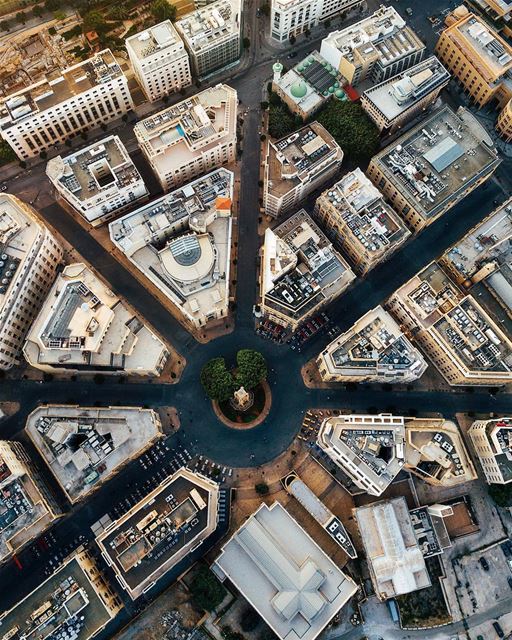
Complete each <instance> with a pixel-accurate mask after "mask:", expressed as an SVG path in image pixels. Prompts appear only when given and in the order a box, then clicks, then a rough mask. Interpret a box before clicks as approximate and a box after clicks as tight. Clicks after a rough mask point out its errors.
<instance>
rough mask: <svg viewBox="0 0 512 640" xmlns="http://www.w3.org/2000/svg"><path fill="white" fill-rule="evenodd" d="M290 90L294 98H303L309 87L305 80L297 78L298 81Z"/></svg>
mask: <svg viewBox="0 0 512 640" xmlns="http://www.w3.org/2000/svg"><path fill="white" fill-rule="evenodd" d="M290 92H291V94H292V96H293V97H294V98H303V97H304V96H305V95H306V93H307V92H308V88H307V86H306V83H305V82H303V81H302V80H297V82H294V83H293V84H292V86H291V87H290Z"/></svg>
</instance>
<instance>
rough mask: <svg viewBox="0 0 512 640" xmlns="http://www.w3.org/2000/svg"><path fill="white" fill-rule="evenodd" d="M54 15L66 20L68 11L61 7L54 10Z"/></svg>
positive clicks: (57, 18)
mask: <svg viewBox="0 0 512 640" xmlns="http://www.w3.org/2000/svg"><path fill="white" fill-rule="evenodd" d="M53 17H54V18H55V20H65V19H66V12H65V11H62V10H61V9H59V11H54V12H53Z"/></svg>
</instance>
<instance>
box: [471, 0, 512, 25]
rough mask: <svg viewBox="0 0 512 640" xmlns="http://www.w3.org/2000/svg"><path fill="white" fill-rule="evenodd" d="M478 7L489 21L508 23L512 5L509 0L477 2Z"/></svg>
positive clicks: (481, 0) (483, 0) (511, 14)
mask: <svg viewBox="0 0 512 640" xmlns="http://www.w3.org/2000/svg"><path fill="white" fill-rule="evenodd" d="M478 6H479V7H481V8H482V9H483V11H485V13H486V14H487V15H488V16H489V17H490V18H491V20H497V21H499V20H504V21H505V23H506V24H508V23H510V19H511V17H512V3H511V2H509V0H478Z"/></svg>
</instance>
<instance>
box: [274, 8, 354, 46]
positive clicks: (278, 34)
mask: <svg viewBox="0 0 512 640" xmlns="http://www.w3.org/2000/svg"><path fill="white" fill-rule="evenodd" d="M363 4H364V3H363V1H362V0H318V1H316V2H313V0H272V2H271V3H270V27H271V31H270V34H271V36H272V38H274V39H275V40H278V41H279V42H284V41H285V40H289V39H290V37H291V36H293V37H296V36H298V35H300V34H301V33H304V32H308V31H310V30H311V29H312V28H313V27H316V26H318V25H319V24H320V23H321V22H323V21H324V20H329V19H330V18H334V17H336V16H338V15H339V14H342V15H343V14H346V13H348V12H349V11H352V10H354V9H362V7H363Z"/></svg>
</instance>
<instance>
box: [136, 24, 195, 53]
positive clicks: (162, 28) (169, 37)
mask: <svg viewBox="0 0 512 640" xmlns="http://www.w3.org/2000/svg"><path fill="white" fill-rule="evenodd" d="M125 44H126V48H127V49H130V50H131V51H132V52H133V54H134V55H135V57H136V58H139V59H140V60H144V59H146V58H150V57H151V56H158V55H160V54H161V53H162V52H163V51H166V50H169V49H170V50H171V51H172V50H174V49H176V50H179V49H182V48H183V42H182V40H181V38H180V36H179V34H178V32H177V31H176V28H175V27H174V25H173V23H172V22H171V21H170V20H165V21H164V22H160V23H159V24H155V25H153V26H152V27H149V29H144V31H139V33H136V34H135V35H133V36H131V37H129V38H127V39H126V40H125Z"/></svg>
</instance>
